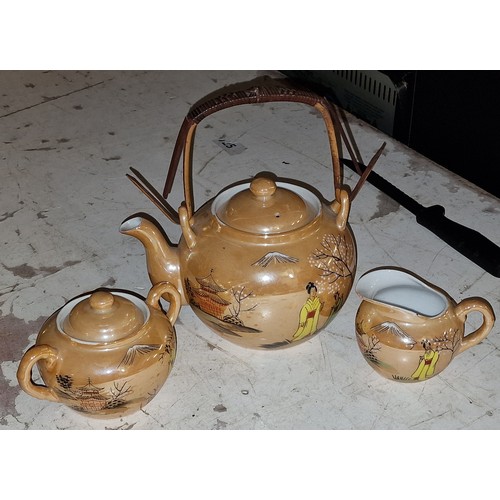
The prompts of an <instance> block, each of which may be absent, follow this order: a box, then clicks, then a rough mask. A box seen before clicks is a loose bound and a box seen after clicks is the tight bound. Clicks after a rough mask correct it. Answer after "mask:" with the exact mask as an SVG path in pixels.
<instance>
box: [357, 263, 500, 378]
mask: <svg viewBox="0 0 500 500" xmlns="http://www.w3.org/2000/svg"><path fill="white" fill-rule="evenodd" d="M356 292H357V294H358V295H359V296H360V297H361V299H362V302H361V305H360V306H359V308H358V311H357V314H356V338H357V342H358V346H359V349H360V351H361V353H362V354H363V356H364V358H365V359H366V361H367V362H368V363H369V364H370V365H371V366H372V368H374V369H375V371H377V372H378V373H379V374H380V375H382V376H384V377H386V378H389V379H391V380H397V381H399V382H418V381H423V380H427V379H429V378H431V377H433V376H435V375H437V374H438V373H440V372H442V371H443V370H444V369H445V368H446V367H447V366H448V364H449V363H450V361H451V360H452V359H453V358H454V357H455V356H456V355H457V354H460V353H461V352H463V351H465V350H466V349H468V348H470V347H472V346H474V345H476V344H478V343H479V342H481V341H482V340H483V339H484V338H486V336H487V335H488V333H489V332H490V331H491V329H492V328H493V325H494V322H495V315H494V312H493V309H492V307H491V305H490V304H489V303H488V302H487V301H486V300H484V299H482V298H480V297H471V298H466V299H464V300H462V301H461V302H460V303H458V304H457V303H456V302H455V301H454V300H453V299H452V298H451V297H449V296H448V294H446V292H444V291H443V290H441V289H440V288H438V287H436V286H435V285H432V284H430V283H427V282H424V280H422V279H421V278H419V277H418V276H416V275H414V274H412V273H410V272H408V271H405V270H402V269H396V268H381V269H374V270H372V271H369V272H367V273H365V274H364V275H363V276H362V277H361V278H360V279H359V280H358V283H357V284H356ZM472 312H479V313H481V314H482V316H483V323H482V325H481V326H480V327H479V328H478V329H477V330H476V331H474V332H471V333H469V334H467V335H464V330H465V321H466V318H467V316H468V315H469V314H470V313H472Z"/></svg>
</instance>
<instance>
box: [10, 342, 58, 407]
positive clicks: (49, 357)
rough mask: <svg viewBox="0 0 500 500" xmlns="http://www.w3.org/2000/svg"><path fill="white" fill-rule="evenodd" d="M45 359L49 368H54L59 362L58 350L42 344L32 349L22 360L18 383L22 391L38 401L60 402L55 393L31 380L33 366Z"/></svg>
mask: <svg viewBox="0 0 500 500" xmlns="http://www.w3.org/2000/svg"><path fill="white" fill-rule="evenodd" d="M42 359H44V360H45V362H46V363H47V367H48V368H49V369H50V368H51V367H53V366H54V365H55V363H56V360H57V349H54V348H53V347H50V346H49V345H45V344H41V345H35V346H33V347H30V348H29V349H28V350H27V351H26V352H25V353H24V356H23V357H22V358H21V362H20V363H19V367H18V369H17V381H18V382H19V385H20V386H21V389H22V390H23V391H24V392H26V393H27V394H29V395H30V396H33V397H34V398H38V399H47V400H49V401H56V402H57V401H59V399H58V397H57V396H56V395H55V394H54V391H53V390H52V389H50V388H49V387H47V386H45V385H37V384H35V383H33V380H32V378H31V374H32V370H33V366H34V365H35V363H36V362H37V361H40V360H42Z"/></svg>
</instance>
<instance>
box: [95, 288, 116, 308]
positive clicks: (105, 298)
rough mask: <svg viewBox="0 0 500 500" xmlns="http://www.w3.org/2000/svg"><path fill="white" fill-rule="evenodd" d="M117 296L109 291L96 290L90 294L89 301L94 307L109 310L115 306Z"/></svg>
mask: <svg viewBox="0 0 500 500" xmlns="http://www.w3.org/2000/svg"><path fill="white" fill-rule="evenodd" d="M114 301H115V298H114V296H113V294H112V293H109V292H95V293H93V294H92V295H91V296H90V299H89V302H90V307H91V308H92V309H97V310H99V311H109V310H110V309H111V308H112V307H113V302H114Z"/></svg>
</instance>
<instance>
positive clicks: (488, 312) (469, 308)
mask: <svg viewBox="0 0 500 500" xmlns="http://www.w3.org/2000/svg"><path fill="white" fill-rule="evenodd" d="M471 312H479V313H481V314H482V315H483V323H482V325H481V326H480V327H479V328H478V329H477V330H475V331H473V332H472V333H469V334H468V335H465V336H464V338H463V339H462V342H461V344H460V347H459V349H458V353H457V354H460V353H461V352H464V351H465V350H466V349H469V347H472V346H474V345H476V344H479V342H481V340H484V339H485V338H486V337H487V335H488V334H489V333H490V331H491V329H492V328H493V325H494V324H495V313H494V312H493V308H492V307H491V305H490V303H489V302H488V301H486V300H484V299H482V298H481V297H470V298H467V299H464V300H462V302H460V303H459V304H458V305H457V306H456V307H455V314H456V315H457V317H458V318H459V319H460V320H461V321H463V322H464V323H465V320H466V319H467V315H468V314H470V313H471Z"/></svg>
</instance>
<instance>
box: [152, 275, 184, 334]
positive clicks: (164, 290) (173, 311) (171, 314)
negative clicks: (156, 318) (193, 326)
mask: <svg viewBox="0 0 500 500" xmlns="http://www.w3.org/2000/svg"><path fill="white" fill-rule="evenodd" d="M162 295H167V296H168V299H167V300H168V302H169V303H170V306H169V308H168V311H167V312H166V313H165V314H166V316H167V318H168V320H169V321H170V324H171V325H173V324H174V323H175V321H176V320H177V316H179V311H180V309H181V304H182V300H181V294H180V293H179V292H178V290H177V288H175V286H174V285H172V283H169V282H168V281H161V282H160V283H157V284H156V285H154V286H153V287H152V288H151V290H149V293H148V296H147V298H146V304H147V305H148V306H151V307H154V308H155V309H158V310H159V311H161V310H162V309H161V305H160V299H161V297H162Z"/></svg>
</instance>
